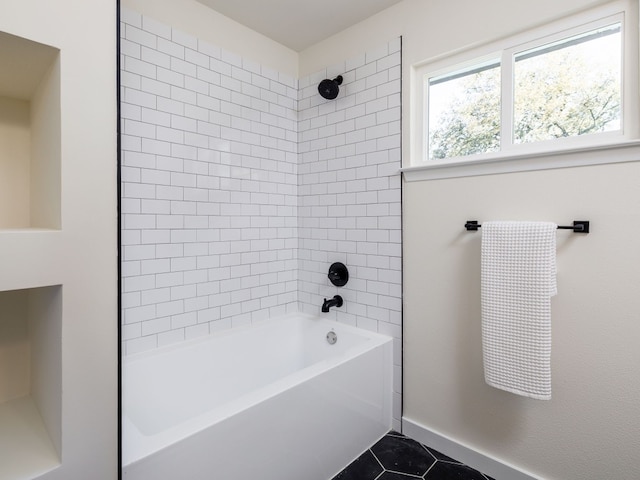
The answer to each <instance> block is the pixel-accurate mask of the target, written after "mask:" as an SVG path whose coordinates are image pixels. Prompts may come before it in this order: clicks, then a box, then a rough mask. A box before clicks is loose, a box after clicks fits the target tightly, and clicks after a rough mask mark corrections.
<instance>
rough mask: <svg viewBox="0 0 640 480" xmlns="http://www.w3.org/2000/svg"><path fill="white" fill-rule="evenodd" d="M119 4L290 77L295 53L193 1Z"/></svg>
mask: <svg viewBox="0 0 640 480" xmlns="http://www.w3.org/2000/svg"><path fill="white" fill-rule="evenodd" d="M122 6H123V7H125V8H128V9H131V10H133V11H136V12H138V13H140V14H142V15H147V16H149V17H150V18H153V19H154V20H157V21H159V22H161V23H163V24H165V25H171V26H172V27H174V28H176V29H178V30H180V31H182V32H185V33H188V34H190V35H192V36H194V37H197V38H199V39H201V40H203V41H206V42H209V43H211V44H214V45H217V46H219V47H222V48H224V49H225V50H227V51H230V52H233V53H235V54H236V55H240V56H241V57H243V58H245V59H247V60H251V61H253V62H255V63H260V64H261V65H263V66H264V67H265V68H270V69H272V70H275V71H277V72H281V73H283V74H284V75H288V76H290V77H297V72H298V54H297V53H296V52H294V51H293V50H291V49H289V48H287V47H285V46H283V45H281V44H279V43H277V42H275V41H273V40H271V39H270V38H267V37H265V36H264V35H261V34H259V33H258V32H256V31H254V30H251V29H250V28H247V27H245V26H244V25H241V24H239V23H237V22H235V21H233V20H231V19H230V18H228V17H225V16H224V15H222V14H220V13H218V12H216V11H214V10H212V9H211V8H209V7H206V6H204V5H203V4H201V3H199V2H197V1H195V0H122Z"/></svg>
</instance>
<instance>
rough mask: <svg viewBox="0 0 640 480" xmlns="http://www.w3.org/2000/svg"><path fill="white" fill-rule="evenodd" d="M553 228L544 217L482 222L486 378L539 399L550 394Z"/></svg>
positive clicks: (483, 330)
mask: <svg viewBox="0 0 640 480" xmlns="http://www.w3.org/2000/svg"><path fill="white" fill-rule="evenodd" d="M557 228H558V226H557V225H556V224H555V223H549V222H483V224H482V258H481V263H482V285H481V292H482V349H483V359H484V375H485V381H486V382H487V383H488V384H489V385H491V386H492V387H496V388H500V389H502V390H506V391H508V392H511V393H515V394H518V395H524V396H527V397H531V398H536V399H540V400H549V399H551V297H552V296H553V295H555V294H556V229H557Z"/></svg>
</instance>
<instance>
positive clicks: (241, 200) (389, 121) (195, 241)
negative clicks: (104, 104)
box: [121, 9, 402, 429]
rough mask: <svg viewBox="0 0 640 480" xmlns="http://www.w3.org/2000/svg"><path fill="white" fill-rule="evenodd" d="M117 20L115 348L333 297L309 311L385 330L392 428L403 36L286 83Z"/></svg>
mask: <svg viewBox="0 0 640 480" xmlns="http://www.w3.org/2000/svg"><path fill="white" fill-rule="evenodd" d="M121 22H122V24H121V25H122V28H121V55H122V71H121V88H122V102H121V114H122V203H121V208H122V228H123V231H122V275H123V286H122V303H123V326H122V327H123V328H122V335H123V347H124V352H125V354H132V353H136V352H140V351H143V350H148V349H152V348H156V347H158V346H162V345H166V344H169V343H175V342H179V341H182V340H185V339H188V338H192V337H196V336H200V335H206V334H208V333H211V332H213V331H215V330H218V329H223V328H233V327H235V326H240V325H245V324H248V323H251V322H252V321H255V320H263V319H267V318H270V317H273V316H279V315H282V314H285V313H288V312H295V311H303V312H307V313H311V314H317V315H321V312H320V307H321V305H322V301H323V299H324V298H325V297H332V296H333V295H335V294H337V293H340V294H341V295H342V296H343V298H344V300H345V304H344V306H343V307H342V308H337V309H332V310H331V312H329V313H328V314H322V315H326V316H329V317H331V318H334V319H337V320H338V321H342V322H346V323H349V324H352V325H357V326H358V327H362V328H366V329H369V330H374V331H378V332H381V333H385V334H388V335H391V336H393V337H394V339H395V342H394V391H395V398H394V428H396V429H399V428H400V424H399V422H400V417H401V411H400V408H401V407H400V405H401V368H402V367H401V361H402V358H401V352H402V348H401V337H402V327H401V315H402V300H401V299H402V286H401V280H402V274H401V254H402V248H401V190H400V188H401V186H400V173H399V169H400V163H401V150H400V144H401V132H400V124H401V108H400V99H401V91H400V89H401V80H400V73H401V66H400V62H401V51H400V50H401V41H400V39H396V40H393V41H391V42H389V43H387V44H384V45H382V46H380V47H377V48H375V49H372V50H371V51H369V52H366V53H364V54H362V55H360V56H358V57H355V58H352V59H349V60H346V61H345V62H343V63H341V64H339V65H334V66H332V67H329V68H327V69H326V70H323V71H320V72H317V73H315V74H313V75H309V76H307V77H305V78H303V79H300V80H299V81H298V80H296V79H294V78H291V77H289V76H287V75H283V74H281V73H279V72H276V71H274V70H272V69H269V68H267V67H264V66H261V65H259V64H256V63H254V62H251V61H247V60H245V59H243V58H241V57H240V56H238V55H236V54H234V53H232V52H227V51H225V50H223V49H221V48H219V47H217V46H215V45H211V44H208V43H206V42H203V41H202V40H200V39H197V38H195V37H193V36H191V35H188V34H185V33H183V32H180V31H178V30H176V29H174V28H172V27H170V26H168V25H163V24H161V23H159V22H157V21H155V20H153V19H151V18H149V17H146V16H141V15H140V14H138V13H136V12H134V11H131V10H128V9H122V15H121ZM337 75H342V76H343V77H344V82H343V84H342V86H341V91H340V94H339V96H338V98H337V99H336V100H325V99H323V98H322V97H321V96H320V95H319V94H318V91H317V85H318V83H319V82H320V81H321V80H323V79H324V78H334V77H335V76H337ZM335 261H341V262H343V263H345V264H346V265H347V266H348V268H349V270H350V280H349V283H348V284H347V285H346V286H345V287H342V288H338V287H334V286H333V285H331V283H330V282H329V280H328V278H327V272H328V268H329V265H330V264H331V263H333V262H335Z"/></svg>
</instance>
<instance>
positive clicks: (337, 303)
mask: <svg viewBox="0 0 640 480" xmlns="http://www.w3.org/2000/svg"><path fill="white" fill-rule="evenodd" d="M342 303H343V302H342V297H341V296H340V295H334V297H333V298H332V299H330V300H327V299H326V298H325V299H324V303H323V304H322V311H323V312H324V313H327V312H328V311H329V309H330V308H331V307H341V306H342Z"/></svg>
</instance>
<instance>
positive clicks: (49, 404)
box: [0, 285, 62, 480]
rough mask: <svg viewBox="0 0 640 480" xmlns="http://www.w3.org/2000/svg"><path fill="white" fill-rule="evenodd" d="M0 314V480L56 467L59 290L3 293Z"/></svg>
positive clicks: (30, 475)
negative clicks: (1, 453) (0, 460)
mask: <svg viewBox="0 0 640 480" xmlns="http://www.w3.org/2000/svg"><path fill="white" fill-rule="evenodd" d="M0 312H1V315H0V452H3V455H2V462H0V480H4V479H18V478H33V477H34V476H36V475H39V474H41V473H43V472H45V471H48V470H51V469H53V468H55V467H56V466H58V465H59V464H60V451H61V439H62V437H61V430H62V428H61V412H62V409H61V401H62V371H61V369H62V364H61V351H62V286H60V285H56V286H50V287H41V288H30V289H24V290H9V291H2V292H0ZM5 453H6V456H5V455H4V454H5Z"/></svg>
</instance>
